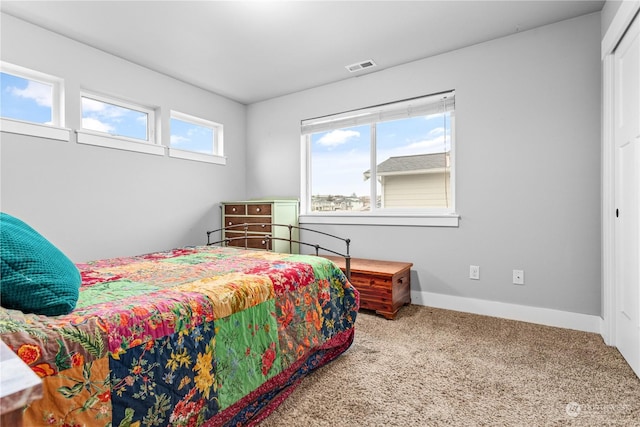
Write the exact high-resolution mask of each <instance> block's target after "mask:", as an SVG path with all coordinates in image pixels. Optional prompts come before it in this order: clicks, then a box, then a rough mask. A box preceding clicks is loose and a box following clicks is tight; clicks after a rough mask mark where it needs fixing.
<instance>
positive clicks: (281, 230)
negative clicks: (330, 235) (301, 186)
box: [221, 199, 300, 253]
mask: <svg viewBox="0 0 640 427" xmlns="http://www.w3.org/2000/svg"><path fill="white" fill-rule="evenodd" d="M221 208H222V227H223V228H224V227H229V226H234V225H240V224H248V226H247V230H245V229H244V227H237V228H233V229H231V230H223V232H222V239H233V240H231V241H230V242H229V246H238V247H245V246H246V247H248V248H251V249H264V250H270V251H274V252H285V253H288V252H290V251H291V253H299V250H300V248H299V246H300V245H298V244H297V243H294V244H292V245H291V247H290V246H289V242H288V241H283V240H269V239H266V238H265V237H266V236H270V237H274V238H278V239H287V240H288V239H289V228H288V227H273V226H272V225H271V224H282V225H285V226H286V225H294V226H298V201H297V200H291V199H289V200H286V199H285V200H246V201H233V202H222V203H221ZM291 231H292V233H291V238H292V239H293V240H299V232H298V230H297V229H292V230H291ZM245 234H246V236H247V238H246V239H245Z"/></svg>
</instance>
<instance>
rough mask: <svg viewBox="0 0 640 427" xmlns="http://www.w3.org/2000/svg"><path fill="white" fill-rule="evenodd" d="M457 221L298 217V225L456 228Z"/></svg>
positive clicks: (440, 218) (444, 217)
mask: <svg viewBox="0 0 640 427" xmlns="http://www.w3.org/2000/svg"><path fill="white" fill-rule="evenodd" d="M459 221H460V215H458V214H432V215H409V214H406V215H403V214H397V215H388V214H387V215H357V214H332V215H327V214H306V215H300V224H341V225H399V226H414V227H458V223H459Z"/></svg>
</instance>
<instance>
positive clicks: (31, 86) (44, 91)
mask: <svg viewBox="0 0 640 427" xmlns="http://www.w3.org/2000/svg"><path fill="white" fill-rule="evenodd" d="M7 90H8V91H9V93H11V94H12V95H14V96H17V97H20V98H26V99H32V100H34V101H35V102H36V104H38V105H39V106H41V107H51V103H52V98H53V89H52V87H51V86H50V85H47V84H44V83H39V82H35V81H33V80H29V83H28V84H27V87H25V88H24V89H19V88H17V87H9V88H7Z"/></svg>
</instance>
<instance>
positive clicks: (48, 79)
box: [0, 61, 71, 142]
mask: <svg viewBox="0 0 640 427" xmlns="http://www.w3.org/2000/svg"><path fill="white" fill-rule="evenodd" d="M0 72H2V73H5V74H11V75H12V76H15V77H19V78H21V79H25V80H31V81H34V82H38V83H43V84H47V85H51V87H52V89H51V124H47V123H37V122H31V121H28V120H20V119H14V118H9V117H0V123H1V125H2V132H7V133H15V134H19V135H28V136H35V137H40V138H47V139H54V140H58V141H63V142H69V139H70V135H71V130H70V129H67V128H65V127H64V126H65V114H64V113H65V109H64V94H65V90H64V79H62V78H60V77H56V76H53V75H51V74H46V73H43V72H40V71H36V70H32V69H30V68H27V67H22V66H19V65H15V64H12V63H9V62H6V61H0Z"/></svg>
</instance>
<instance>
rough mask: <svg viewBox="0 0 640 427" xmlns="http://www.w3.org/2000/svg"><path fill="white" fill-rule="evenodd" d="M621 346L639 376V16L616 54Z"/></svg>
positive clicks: (618, 326) (618, 321)
mask: <svg viewBox="0 0 640 427" xmlns="http://www.w3.org/2000/svg"><path fill="white" fill-rule="evenodd" d="M614 73H615V77H614V78H615V92H614V103H615V105H614V129H615V152H616V154H615V156H616V158H615V174H616V177H615V188H616V190H615V199H616V216H617V218H616V220H615V242H616V247H615V251H616V254H615V259H616V266H615V270H616V273H615V287H616V346H617V347H618V350H620V353H621V354H622V355H623V356H624V358H625V359H626V360H627V362H628V363H629V365H630V366H631V368H632V369H633V370H634V371H635V373H636V375H638V376H639V377H640V226H639V225H638V224H639V223H640V170H639V169H640V19H639V18H638V17H636V18H635V20H634V22H633V23H632V24H631V26H630V27H629V29H628V30H627V32H626V34H625V35H624V37H623V38H622V40H621V41H620V44H619V45H618V47H617V48H616V50H615V53H614Z"/></svg>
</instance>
